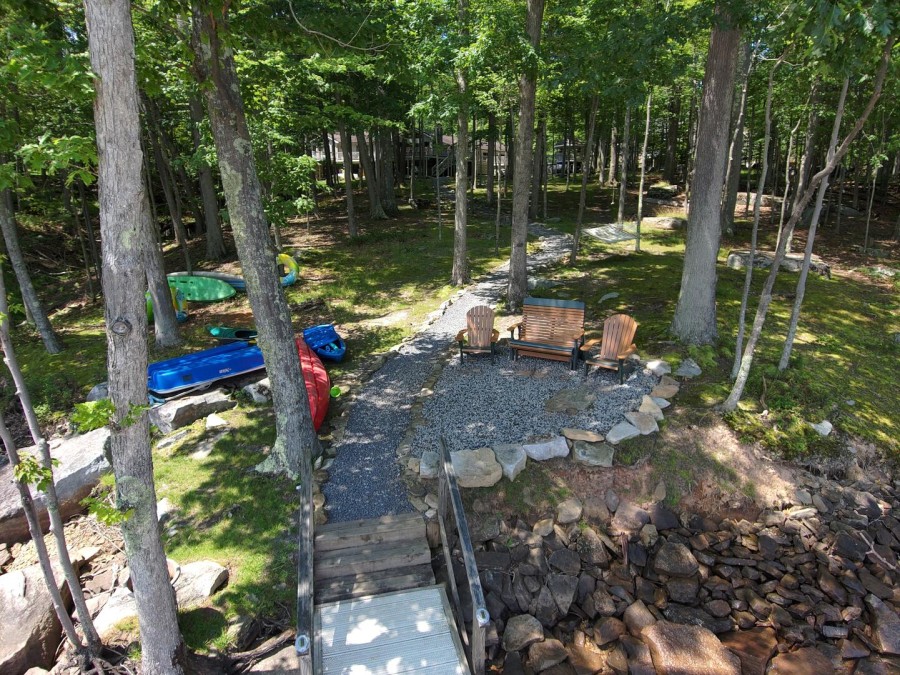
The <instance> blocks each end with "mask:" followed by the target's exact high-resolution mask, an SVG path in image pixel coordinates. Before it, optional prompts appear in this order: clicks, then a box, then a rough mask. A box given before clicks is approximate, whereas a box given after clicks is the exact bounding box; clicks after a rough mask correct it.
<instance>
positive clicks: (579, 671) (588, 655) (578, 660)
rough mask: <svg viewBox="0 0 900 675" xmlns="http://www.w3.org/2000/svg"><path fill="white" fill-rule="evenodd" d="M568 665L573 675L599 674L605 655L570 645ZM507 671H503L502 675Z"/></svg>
mask: <svg viewBox="0 0 900 675" xmlns="http://www.w3.org/2000/svg"><path fill="white" fill-rule="evenodd" d="M568 649H569V663H570V664H571V665H572V668H574V669H575V675H594V673H599V672H601V671H602V670H603V669H604V667H605V666H606V655H605V654H603V653H602V652H600V651H597V650H596V649H592V648H591V647H590V646H589V645H587V644H585V645H578V644H570V645H568ZM506 673H507V671H506V670H505V669H504V671H503V675H506Z"/></svg>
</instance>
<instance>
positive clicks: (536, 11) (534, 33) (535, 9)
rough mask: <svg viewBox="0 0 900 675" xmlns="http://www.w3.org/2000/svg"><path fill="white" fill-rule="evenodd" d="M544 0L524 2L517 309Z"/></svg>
mask: <svg viewBox="0 0 900 675" xmlns="http://www.w3.org/2000/svg"><path fill="white" fill-rule="evenodd" d="M543 19H544V0H527V10H526V19H525V30H526V34H527V35H528V43H529V44H530V45H531V49H532V54H531V55H530V57H529V58H528V60H527V63H526V66H525V69H524V71H523V72H522V75H521V76H520V77H519V128H518V131H517V133H516V171H515V173H514V174H513V196H512V246H511V250H510V254H509V289H508V293H507V299H506V302H507V305H508V306H509V308H510V310H518V309H519V308H520V307H521V306H522V301H523V300H524V299H525V291H526V288H527V285H528V266H527V264H528V261H527V256H526V251H525V243H526V240H527V239H528V184H529V183H530V182H531V158H532V147H531V145H532V137H533V135H534V100H535V95H536V93H537V78H538V64H537V51H538V47H540V43H541V24H542V23H543Z"/></svg>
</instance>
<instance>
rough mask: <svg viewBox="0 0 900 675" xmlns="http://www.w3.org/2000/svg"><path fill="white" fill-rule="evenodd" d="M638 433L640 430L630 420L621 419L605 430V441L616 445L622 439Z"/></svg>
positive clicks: (632, 436)
mask: <svg viewBox="0 0 900 675" xmlns="http://www.w3.org/2000/svg"><path fill="white" fill-rule="evenodd" d="M654 424H655V421H654ZM640 435H641V432H640V430H639V429H638V428H637V427H635V426H634V425H633V424H631V423H630V422H625V421H624V420H623V421H622V422H619V423H618V424H617V425H615V426H614V427H613V428H612V429H610V430H609V431H607V432H606V442H607V443H611V444H612V445H618V444H619V443H621V442H622V441H625V440H628V439H629V438H634V437H635V436H640Z"/></svg>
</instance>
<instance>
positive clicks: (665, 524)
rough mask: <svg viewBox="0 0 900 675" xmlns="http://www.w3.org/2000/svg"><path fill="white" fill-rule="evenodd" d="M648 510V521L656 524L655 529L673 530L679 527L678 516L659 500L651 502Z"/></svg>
mask: <svg viewBox="0 0 900 675" xmlns="http://www.w3.org/2000/svg"><path fill="white" fill-rule="evenodd" d="M648 511H649V513H650V522H651V523H653V524H654V525H655V526H656V529H657V530H660V531H662V530H674V529H676V528H679V527H681V523H680V522H679V521H678V516H676V515H675V513H674V512H673V511H672V509H670V508H669V507H667V506H666V505H664V504H661V503H659V502H657V503H655V504H651V505H650V508H649V509H648Z"/></svg>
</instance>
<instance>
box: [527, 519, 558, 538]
mask: <svg viewBox="0 0 900 675" xmlns="http://www.w3.org/2000/svg"><path fill="white" fill-rule="evenodd" d="M531 531H532V532H534V533H535V534H536V535H538V536H539V537H548V536H550V533H551V532H553V518H542V519H541V520H539V521H537V522H536V523H535V524H534V527H532V528H531Z"/></svg>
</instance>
